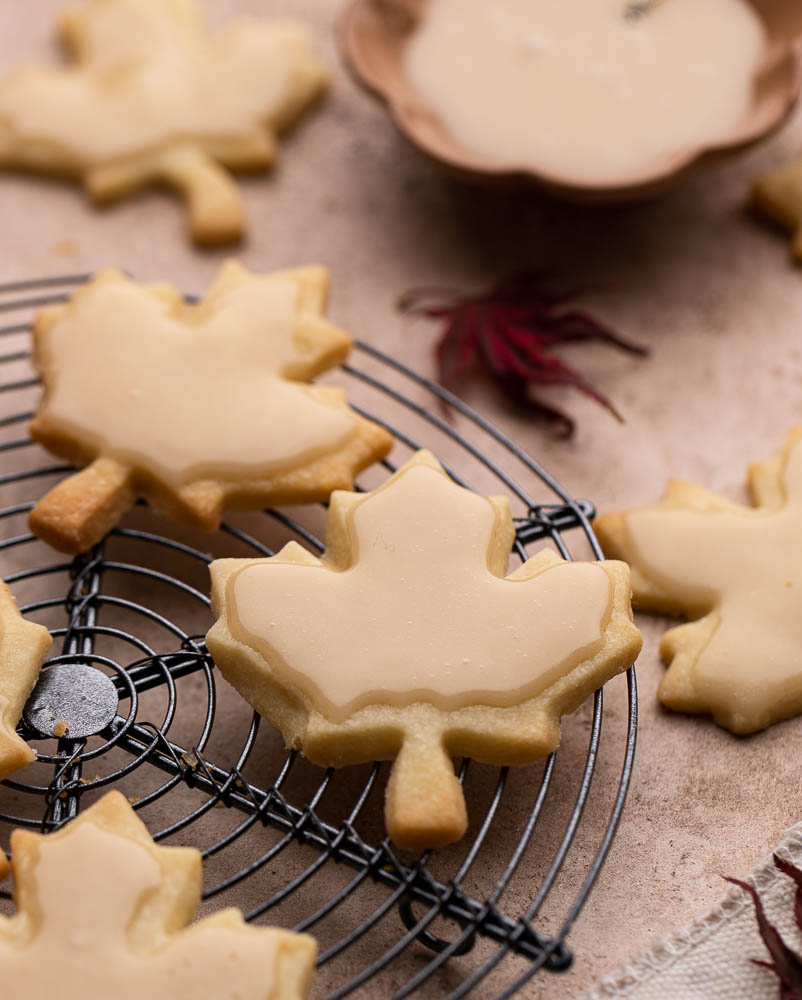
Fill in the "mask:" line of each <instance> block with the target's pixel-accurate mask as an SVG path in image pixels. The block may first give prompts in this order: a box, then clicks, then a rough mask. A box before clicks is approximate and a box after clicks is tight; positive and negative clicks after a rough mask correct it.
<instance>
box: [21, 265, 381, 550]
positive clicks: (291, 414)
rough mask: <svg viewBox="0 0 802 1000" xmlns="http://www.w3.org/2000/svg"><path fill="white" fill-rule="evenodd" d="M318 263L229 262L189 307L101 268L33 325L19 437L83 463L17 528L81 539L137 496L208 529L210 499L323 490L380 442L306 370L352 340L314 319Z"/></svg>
mask: <svg viewBox="0 0 802 1000" xmlns="http://www.w3.org/2000/svg"><path fill="white" fill-rule="evenodd" d="M327 286H328V275H327V272H326V271H325V270H323V269H322V268H314V267H309V268H302V269H300V270H296V271H277V272H275V273H273V274H270V275H266V276H261V275H255V274H250V273H248V272H247V271H245V270H244V269H243V268H242V267H240V266H239V265H238V264H236V263H234V262H233V261H230V262H229V263H227V264H226V265H224V266H223V268H222V269H221V271H220V273H219V274H218V276H217V278H216V280H215V281H214V283H213V284H212V285H211V287H210V288H209V289H208V291H207V292H206V294H205V296H204V297H203V298H202V299H201V300H200V301H199V302H198V303H196V304H188V303H187V302H185V301H184V299H183V298H182V297H181V296H180V295H179V294H178V292H176V291H175V290H174V289H172V288H170V287H169V286H166V285H138V284H136V283H135V282H133V281H131V280H129V279H128V278H126V277H124V276H123V275H121V274H119V273H117V272H116V271H104V272H102V273H101V274H98V275H97V276H96V277H95V278H94V279H93V280H92V281H91V282H89V283H88V284H87V285H84V286H82V287H81V288H79V289H78V290H77V291H76V292H75V293H74V294H73V296H72V297H71V299H70V300H69V301H68V302H67V303H65V304H64V305H59V306H55V307H52V308H47V309H43V310H41V311H40V312H38V313H37V315H36V319H35V322H34V355H35V359H36V363H37V365H38V367H39V370H40V372H41V376H42V381H43V383H44V395H43V399H42V403H41V406H40V408H39V411H38V413H37V414H36V417H35V419H34V421H33V423H32V425H31V434H32V435H33V437H34V438H35V439H36V440H37V441H40V442H41V443H42V444H43V445H45V447H47V448H49V449H50V451H52V452H53V453H54V454H56V455H59V456H60V457H62V458H66V459H67V460H68V461H71V462H74V463H76V464H77V465H87V468H85V469H84V470H83V471H81V472H79V473H77V474H76V475H73V476H71V477H70V478H68V479H66V480H64V481H62V482H61V483H59V484H58V485H57V486H55V487H54V488H53V489H52V490H51V491H50V492H49V493H48V494H47V495H46V496H45V497H43V498H42V499H41V500H40V501H39V502H38V503H37V504H36V506H35V507H34V508H33V510H32V511H31V515H30V526H31V530H32V531H34V532H35V533H36V534H37V535H38V536H39V537H40V538H43V539H44V540H45V541H47V542H49V543H50V544H51V545H53V546H54V547H55V548H57V549H60V550H61V551H62V552H68V553H76V552H82V551H85V550H86V549H88V548H89V547H90V546H91V545H93V544H94V543H95V542H97V541H99V540H100V538H102V537H103V535H104V534H105V533H106V532H107V531H108V530H109V529H110V528H112V527H113V526H114V525H115V524H116V523H117V521H118V520H119V519H120V517H121V516H122V514H123V513H124V512H125V511H126V510H127V509H128V507H130V506H131V504H132V503H133V502H134V500H135V499H136V497H137V495H142V496H145V497H147V499H148V501H149V502H150V504H151V505H152V506H153V507H154V508H155V509H156V510H158V511H160V512H161V513H163V514H165V515H166V516H168V517H173V518H176V519H177V520H179V521H183V522H186V523H188V524H191V525H193V526H195V527H197V528H200V529H202V530H206V531H210V530H213V529H215V528H216V527H217V526H218V525H219V522H220V518H221V516H222V511H223V507H224V506H225V507H232V508H242V509H258V508H261V507H264V506H267V505H270V504H280V503H296V502H309V501H313V500H327V499H328V497H329V494H330V493H331V491H332V490H333V489H336V488H349V487H351V486H352V484H353V477H354V475H355V474H356V473H357V472H358V471H360V470H361V469H363V468H364V467H365V466H366V465H369V464H370V463H371V462H373V461H375V460H377V459H379V458H382V457H383V456H384V455H385V454H386V453H387V452H388V451H389V450H390V448H391V447H392V437H391V436H390V435H389V434H388V433H387V431H385V430H383V429H382V428H381V427H379V426H378V425H376V424H373V423H371V422H370V421H368V420H365V419H364V418H363V417H360V416H359V415H358V414H357V413H356V412H355V411H354V410H352V409H351V408H350V407H349V406H348V403H347V401H346V396H345V393H344V392H343V390H342V389H339V388H335V387H330V386H311V385H307V384H305V382H304V380H306V379H310V378H312V377H314V376H315V375H317V374H318V373H319V372H322V371H325V370H326V369H328V368H331V367H332V366H333V365H335V364H338V363H339V362H341V361H342V360H343V359H344V358H345V357H346V355H347V353H348V351H349V349H350V347H351V344H352V340H351V338H350V337H349V336H348V335H347V334H345V333H343V332H342V331H340V330H338V329H337V328H336V327H334V326H332V325H331V324H330V323H328V322H327V321H326V320H325V319H324V318H323V315H322V310H323V308H324V306H325V299H326V293H327Z"/></svg>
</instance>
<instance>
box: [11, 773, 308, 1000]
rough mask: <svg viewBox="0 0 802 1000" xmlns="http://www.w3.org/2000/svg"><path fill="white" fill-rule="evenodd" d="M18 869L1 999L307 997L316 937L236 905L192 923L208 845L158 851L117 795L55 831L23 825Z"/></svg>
mask: <svg viewBox="0 0 802 1000" xmlns="http://www.w3.org/2000/svg"><path fill="white" fill-rule="evenodd" d="M0 857H2V854H1V853H0ZM3 860H5V859H4V858H3ZM11 870H12V872H13V875H14V899H15V902H16V904H17V915H16V916H15V917H11V918H8V917H2V916H0V968H2V970H3V997H4V998H5V1000H49V998H52V997H56V996H57V997H61V998H63V1000H101V998H104V1000H105V998H107V997H115V998H117V1000H140V998H141V997H149V998H151V1000H175V998H176V997H204V998H208V1000H230V998H232V997H237V998H238V1000H303V998H305V997H307V996H308V991H309V985H310V981H311V978H312V972H313V967H314V957H315V943H314V940H313V939H312V938H311V937H309V936H308V935H306V934H293V933H291V932H289V931H283V930H276V929H273V928H268V927H250V926H248V924H246V923H245V922H244V921H243V919H242V914H241V913H240V912H239V910H234V909H226V910H220V911H218V912H217V913H214V914H212V915H211V916H209V917H206V918H205V919H204V920H201V921H199V922H198V923H196V924H193V925H192V926H191V927H190V926H188V925H189V924H190V922H191V921H192V919H193V918H194V916H195V914H196V912H197V909H198V906H199V905H200V900H201V855H200V852H199V851H196V850H194V849H193V848H189V847H157V846H156V845H155V844H154V843H153V841H152V840H151V838H150V835H149V834H148V831H147V829H146V828H145V826H144V825H143V824H142V822H141V821H140V820H139V819H138V818H137V816H136V814H135V813H134V811H133V809H132V808H131V806H130V805H129V804H128V802H127V800H126V799H125V798H124V797H123V796H122V795H121V794H120V793H119V792H108V793H107V794H106V795H105V796H104V797H103V798H102V799H100V801H99V802H97V803H95V804H94V805H93V806H92V807H91V808H89V809H88V810H87V811H86V812H85V813H82V814H80V815H79V816H78V818H77V819H74V820H72V821H71V822H69V823H68V824H67V825H66V826H64V827H62V828H61V829H60V830H58V831H57V832H56V833H51V834H48V835H47V836H42V835H40V834H36V833H29V832H28V831H24V830H16V831H15V832H14V833H13V834H12V835H11Z"/></svg>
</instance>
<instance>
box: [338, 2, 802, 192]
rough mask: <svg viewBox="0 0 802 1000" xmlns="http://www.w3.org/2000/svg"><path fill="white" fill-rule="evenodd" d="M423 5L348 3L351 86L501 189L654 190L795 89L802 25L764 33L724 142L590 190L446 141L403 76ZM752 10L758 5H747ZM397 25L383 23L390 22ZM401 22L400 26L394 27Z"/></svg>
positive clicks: (776, 107)
mask: <svg viewBox="0 0 802 1000" xmlns="http://www.w3.org/2000/svg"><path fill="white" fill-rule="evenodd" d="M426 2H427V0H350V3H348V5H347V6H346V8H345V10H344V12H343V15H342V17H341V19H340V24H339V36H340V44H341V47H342V50H343V53H344V55H345V58H346V62H347V64H348V66H349V67H350V69H351V70H352V72H353V73H354V75H355V77H356V79H357V81H358V82H359V83H361V84H362V85H363V86H365V87H366V88H367V89H368V90H370V91H372V92H373V93H374V94H376V95H377V96H378V97H379V98H381V99H382V100H383V101H384V103H385V104H386V105H387V107H388V110H389V112H390V115H391V117H392V119H393V121H394V122H395V124H396V126H397V128H398V129H399V130H400V131H401V133H402V134H403V135H404V136H406V138H407V139H408V140H409V141H410V142H411V143H412V144H413V145H414V146H416V147H417V148H418V149H419V150H421V151H422V152H423V153H425V154H426V155H427V156H428V157H429V158H430V159H433V160H435V161H436V162H438V163H439V164H441V165H443V166H445V167H446V168H448V169H449V170H450V171H451V172H453V173H457V174H458V175H460V176H462V177H465V178H468V179H471V180H476V181H482V182H484V183H492V184H496V185H504V186H522V185H527V184H529V185H536V186H538V187H541V188H545V189H547V190H549V191H551V192H552V193H556V194H560V195H562V196H564V197H568V198H571V199H573V200H577V201H625V200H632V199H635V198H638V197H643V196H645V195H648V194H651V193H655V192H657V191H659V190H661V189H662V188H664V187H667V186H669V185H670V184H672V183H674V181H676V180H678V179H679V178H680V177H681V176H682V175H683V174H685V173H686V172H687V171H689V170H690V169H691V168H693V167H696V166H697V165H699V164H700V163H702V162H704V161H708V160H712V159H719V158H722V157H724V156H727V155H730V154H732V153H736V152H738V151H740V150H743V149H745V148H747V147H749V146H751V145H753V144H754V143H756V142H760V141H762V140H763V139H764V138H766V137H767V136H769V135H771V134H772V133H773V132H774V131H776V130H777V129H778V128H780V126H781V125H783V124H784V122H785V121H786V120H787V118H788V116H789V115H790V113H791V112H792V110H793V109H794V106H795V104H796V102H797V100H798V98H799V94H800V90H801V89H802V26H800V27H799V28H798V29H797V30H798V32H799V33H797V34H794V35H790V34H789V36H788V37H778V36H776V35H775V36H773V37H772V36H771V34H770V42H771V44H770V45H769V47H768V48H767V59H766V67H767V68H766V70H764V72H763V73H761V78H765V79H764V83H763V85H762V86H760V87H758V89H757V92H756V96H755V101H754V103H753V105H752V109H751V113H750V114H749V115H747V117H746V118H745V119H744V120H743V121H742V122H741V123H740V125H739V126H738V128H737V129H736V130H734V131H733V133H732V134H731V135H730V136H729V137H727V138H726V139H723V140H720V141H718V142H715V143H713V142H711V143H709V144H706V145H702V146H696V147H693V148H691V149H687V150H681V151H679V152H677V153H673V154H670V155H669V156H666V157H665V158H664V159H663V160H662V161H661V162H660V163H659V164H657V165H656V166H655V167H652V168H650V169H648V170H644V171H641V172H639V173H635V174H633V175H631V176H629V177H626V178H622V179H621V180H620V181H617V182H615V183H610V182H605V183H600V184H598V185H593V184H588V183H587V182H575V181H572V180H571V178H570V177H568V176H560V175H558V174H553V173H549V172H548V171H545V170H538V169H536V168H533V167H521V166H515V165H506V164H503V163H496V162H493V161H489V160H484V159H482V158H481V157H480V156H477V155H475V154H473V153H471V152H469V151H467V150H465V149H463V148H462V147H461V146H459V144H458V143H457V142H456V141H455V140H453V139H452V138H451V136H450V135H449V134H448V132H447V130H446V128H445V126H444V125H443V124H442V122H441V121H440V119H439V118H438V116H437V115H436V114H435V112H434V111H432V110H431V108H429V107H428V106H427V105H426V104H425V102H424V101H423V99H422V98H421V97H420V96H419V95H418V94H417V93H416V92H415V91H414V90H413V88H412V86H411V85H410V84H409V83H408V81H407V80H406V77H405V76H404V74H403V58H402V56H403V49H404V45H405V43H406V41H407V39H408V38H409V36H410V35H411V33H412V31H413V30H414V27H415V25H416V24H417V21H418V19H419V17H420V14H421V12H422V10H423V9H424V7H425V5H426ZM749 2H750V3H751V4H752V6H753V7H756V8H757V10H758V13H761V11H762V4H761V2H760V0H749ZM393 17H395V18H397V19H398V23H397V24H396V25H395V26H393V25H391V24H390V20H391V18H393ZM402 21H403V22H404V23H401V22H402Z"/></svg>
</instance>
